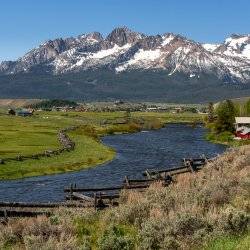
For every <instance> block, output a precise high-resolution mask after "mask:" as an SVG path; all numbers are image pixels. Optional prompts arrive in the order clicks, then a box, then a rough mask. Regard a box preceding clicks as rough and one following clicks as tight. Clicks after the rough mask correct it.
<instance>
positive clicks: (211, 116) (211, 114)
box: [208, 102, 214, 122]
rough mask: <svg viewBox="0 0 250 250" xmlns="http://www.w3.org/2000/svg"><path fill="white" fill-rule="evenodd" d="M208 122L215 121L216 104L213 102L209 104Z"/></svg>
mask: <svg viewBox="0 0 250 250" xmlns="http://www.w3.org/2000/svg"><path fill="white" fill-rule="evenodd" d="M208 122H214V104H213V103H212V102H210V103H209V104H208Z"/></svg>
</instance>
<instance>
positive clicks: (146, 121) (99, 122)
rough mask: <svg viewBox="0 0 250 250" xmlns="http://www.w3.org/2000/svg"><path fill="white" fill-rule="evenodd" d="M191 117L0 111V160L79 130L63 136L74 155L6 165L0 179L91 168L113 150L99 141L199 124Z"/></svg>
mask: <svg viewBox="0 0 250 250" xmlns="http://www.w3.org/2000/svg"><path fill="white" fill-rule="evenodd" d="M201 121H202V116H200V115H198V114H192V113H182V114H171V113H153V112H147V113H143V112H134V113H131V114H130V116H129V117H128V114H127V113H126V112H81V113H80V112H36V113H35V114H34V115H33V116H32V117H16V116H8V115H6V114H5V111H3V110H2V112H1V113H0V159H6V158H9V157H12V158H13V157H17V156H20V155H21V156H26V155H33V154H37V153H41V152H44V151H45V150H53V149H57V148H59V147H60V144H59V142H58V140H57V133H58V131H59V130H60V129H62V128H67V127H69V126H76V125H77V126H79V128H77V129H76V130H75V131H71V132H69V133H68V135H69V137H70V138H71V139H72V140H73V141H74V142H75V143H76V147H75V150H74V151H71V152H63V153H62V154H59V155H55V156H52V157H41V158H39V159H28V160H24V161H16V160H12V161H6V163H5V164H2V165H1V168H0V179H16V178H24V177H30V176H38V175H46V174H55V173H63V172H66V171H76V170H80V169H84V168H88V167H94V166H97V165H98V164H101V163H104V162H106V161H109V160H111V159H113V157H114V156H115V152H114V150H113V149H112V148H109V147H107V146H105V145H103V144H102V143H101V142H100V137H101V136H103V135H107V134H114V133H128V132H137V131H139V130H141V129H158V128H161V127H162V126H163V125H164V124H165V123H167V122H201Z"/></svg>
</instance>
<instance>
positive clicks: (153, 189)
mask: <svg viewBox="0 0 250 250" xmlns="http://www.w3.org/2000/svg"><path fill="white" fill-rule="evenodd" d="M249 166H250V146H244V147H242V148H238V149H233V150H229V151H228V152H226V153H225V154H224V155H223V156H221V157H219V158H217V159H216V160H214V161H213V162H211V163H209V164H208V165H207V166H206V167H205V168H204V169H203V170H202V171H201V172H199V173H196V174H185V175H181V176H179V177H178V178H177V179H176V182H175V183H174V184H173V185H170V186H169V187H162V186H161V185H160V184H158V183H155V184H153V185H151V186H150V187H149V188H148V189H147V190H146V191H145V192H144V193H141V192H136V191H125V192H124V193H123V194H122V196H121V198H120V206H119V207H116V208H111V209H107V210H104V211H93V210H91V209H90V210H80V209H78V210H72V209H63V210H58V211H57V212H55V215H54V216H53V217H51V218H46V217H39V218H37V219H15V220H11V221H10V222H9V224H8V225H7V226H3V225H2V226H0V248H1V247H2V248H3V249H4V247H9V248H13V249H18V247H22V248H25V249H35V248H37V249H223V250H224V249H225V250H227V249H228V250H229V249H248V248H246V247H247V246H249V240H250V239H249V218H250V217H249V211H250V200H249V183H250V178H249V175H250V174H249ZM43 246H45V247H47V248H42V247H43Z"/></svg>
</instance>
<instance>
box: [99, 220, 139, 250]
mask: <svg viewBox="0 0 250 250" xmlns="http://www.w3.org/2000/svg"><path fill="white" fill-rule="evenodd" d="M98 247H99V249H100V250H130V249H131V250H132V249H134V242H133V239H132V238H131V237H130V236H128V235H125V233H124V231H123V230H122V229H121V228H119V227H118V226H114V225H112V226H110V227H109V228H108V229H106V230H105V231H104V233H103V235H102V236H101V237H100V238H99V240H98Z"/></svg>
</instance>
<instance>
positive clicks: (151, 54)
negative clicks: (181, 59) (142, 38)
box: [115, 49, 162, 72]
mask: <svg viewBox="0 0 250 250" xmlns="http://www.w3.org/2000/svg"><path fill="white" fill-rule="evenodd" d="M161 55H162V52H161V50H160V49H156V50H143V49H139V51H138V52H136V54H135V55H134V57H132V58H131V59H130V60H129V61H127V62H126V63H124V64H123V65H120V66H118V67H116V68H115V70H116V72H121V71H124V70H126V69H127V68H128V67H129V66H134V65H138V66H139V67H141V66H142V65H144V66H145V65H146V64H147V63H148V62H152V61H155V60H156V59H158V58H159V57H160V56H161Z"/></svg>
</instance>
